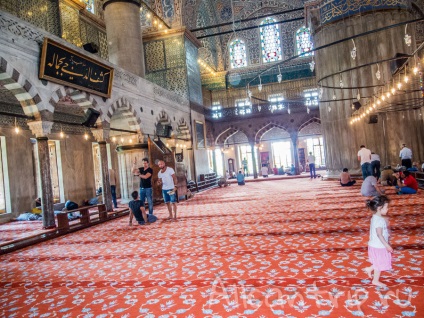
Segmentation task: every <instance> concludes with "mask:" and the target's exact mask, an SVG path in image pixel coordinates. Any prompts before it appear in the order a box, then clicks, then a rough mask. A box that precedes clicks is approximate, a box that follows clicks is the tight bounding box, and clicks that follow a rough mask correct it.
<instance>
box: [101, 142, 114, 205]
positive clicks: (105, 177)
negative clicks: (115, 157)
mask: <svg viewBox="0 0 424 318" xmlns="http://www.w3.org/2000/svg"><path fill="white" fill-rule="evenodd" d="M98 144H99V150H100V167H101V171H102V188H103V203H104V204H105V205H106V211H113V206H112V192H111V189H110V180H109V168H108V162H107V150H106V141H99V142H98Z"/></svg>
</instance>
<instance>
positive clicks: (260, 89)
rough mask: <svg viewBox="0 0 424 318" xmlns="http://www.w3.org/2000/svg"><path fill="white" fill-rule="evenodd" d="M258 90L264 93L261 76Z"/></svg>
mask: <svg viewBox="0 0 424 318" xmlns="http://www.w3.org/2000/svg"><path fill="white" fill-rule="evenodd" d="M258 90H259V91H260V92H261V91H262V80H261V76H260V75H259V85H258Z"/></svg>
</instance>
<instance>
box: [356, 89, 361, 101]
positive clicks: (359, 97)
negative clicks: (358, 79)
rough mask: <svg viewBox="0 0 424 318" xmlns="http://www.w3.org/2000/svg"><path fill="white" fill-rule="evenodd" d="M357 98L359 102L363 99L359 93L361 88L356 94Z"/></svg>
mask: <svg viewBox="0 0 424 318" xmlns="http://www.w3.org/2000/svg"><path fill="white" fill-rule="evenodd" d="M356 100H357V101H358V102H359V101H360V100H361V94H360V93H359V89H358V93H357V94H356Z"/></svg>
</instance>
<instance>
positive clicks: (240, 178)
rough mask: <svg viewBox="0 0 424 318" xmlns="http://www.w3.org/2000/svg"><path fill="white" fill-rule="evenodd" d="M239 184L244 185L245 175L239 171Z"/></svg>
mask: <svg viewBox="0 0 424 318" xmlns="http://www.w3.org/2000/svg"><path fill="white" fill-rule="evenodd" d="M237 184H238V185H244V174H243V173H242V172H241V170H239V172H238V174H237Z"/></svg>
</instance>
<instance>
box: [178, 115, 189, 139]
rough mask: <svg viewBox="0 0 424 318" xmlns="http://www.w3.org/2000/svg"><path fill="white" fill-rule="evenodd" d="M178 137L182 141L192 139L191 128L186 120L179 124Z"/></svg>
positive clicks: (182, 119)
mask: <svg viewBox="0 0 424 318" xmlns="http://www.w3.org/2000/svg"><path fill="white" fill-rule="evenodd" d="M177 137H178V138H182V139H190V137H191V133H190V127H189V125H188V124H187V122H186V121H185V119H184V118H181V119H180V120H179V121H178V124H177Z"/></svg>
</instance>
